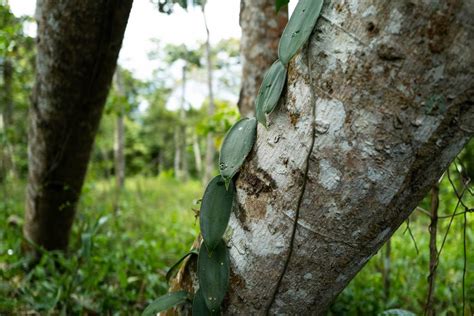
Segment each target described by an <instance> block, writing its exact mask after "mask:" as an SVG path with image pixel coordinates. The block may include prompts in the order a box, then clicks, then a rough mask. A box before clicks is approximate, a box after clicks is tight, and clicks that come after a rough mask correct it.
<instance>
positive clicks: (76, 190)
mask: <svg viewBox="0 0 474 316" xmlns="http://www.w3.org/2000/svg"><path fill="white" fill-rule="evenodd" d="M131 5H132V1H131V0H122V1H115V2H113V3H112V2H108V1H74V0H70V1H66V2H63V3H62V4H61V5H59V4H58V3H57V2H56V1H50V0H42V1H38V3H37V13H36V19H37V23H38V34H37V43H38V44H37V45H38V46H37V49H38V52H37V59H36V60H37V62H36V63H37V73H36V84H35V91H34V96H33V104H32V106H31V111H30V134H29V153H30V154H29V178H28V190H27V200H26V214H25V226H24V234H25V238H26V239H27V240H30V241H31V242H33V243H35V244H37V245H40V246H42V247H44V248H46V249H65V248H66V247H67V244H68V238H69V233H70V230H71V226H72V222H73V219H74V215H75V207H76V204H77V201H78V198H79V196H80V191H81V187H82V184H83V181H84V176H85V173H86V170H87V164H88V162H89V156H90V152H91V148H92V144H93V142H94V137H95V134H96V131H97V127H98V125H99V121H100V117H101V114H102V109H103V106H104V104H105V100H106V97H107V92H108V89H109V86H110V83H111V80H112V76H113V73H114V70H115V65H116V61H117V56H118V52H119V50H120V47H121V42H122V38H123V34H124V31H125V26H126V24H127V19H128V15H129V12H130V8H131ZM70 12H75V13H74V14H69V13H70ZM77 43H81V45H77Z"/></svg>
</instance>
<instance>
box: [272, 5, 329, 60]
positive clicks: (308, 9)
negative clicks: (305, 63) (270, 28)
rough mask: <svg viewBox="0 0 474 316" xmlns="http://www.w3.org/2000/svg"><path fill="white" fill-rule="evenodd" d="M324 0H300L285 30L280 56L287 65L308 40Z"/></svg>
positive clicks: (282, 36)
mask: <svg viewBox="0 0 474 316" xmlns="http://www.w3.org/2000/svg"><path fill="white" fill-rule="evenodd" d="M322 6H323V0H300V1H299V2H298V4H297V5H296V8H295V11H294V12H293V14H292V15H291V17H290V20H289V21H288V24H287V25H286V27H285V30H284V31H283V34H282V35H281V39H280V45H279V47H278V57H279V58H280V60H281V62H282V63H283V64H285V65H287V64H288V63H289V62H290V60H291V58H293V56H295V54H296V53H297V52H298V51H299V50H300V49H301V47H303V45H304V44H305V43H306V41H307V40H308V38H309V36H310V35H311V32H312V31H313V28H314V25H315V24H316V21H317V20H318V17H319V14H320V13H321V8H322Z"/></svg>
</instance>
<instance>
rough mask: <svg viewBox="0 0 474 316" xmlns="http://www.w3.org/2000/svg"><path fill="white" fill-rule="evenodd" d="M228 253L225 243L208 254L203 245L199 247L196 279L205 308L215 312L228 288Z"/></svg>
mask: <svg viewBox="0 0 474 316" xmlns="http://www.w3.org/2000/svg"><path fill="white" fill-rule="evenodd" d="M229 271H230V262H229V251H228V250H227V246H226V245H225V242H224V241H223V240H221V242H220V243H219V245H218V246H217V247H216V248H215V249H214V250H213V251H212V252H209V251H208V249H207V247H206V246H205V245H202V246H201V250H200V251H199V257H198V279H199V287H200V289H201V291H202V295H203V297H204V301H205V302H206V305H207V308H209V310H210V311H211V312H216V311H217V310H218V309H219V306H220V305H221V303H222V301H223V300H224V296H225V293H226V292H227V287H228V286H229V273H230V272H229Z"/></svg>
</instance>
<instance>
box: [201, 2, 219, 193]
mask: <svg viewBox="0 0 474 316" xmlns="http://www.w3.org/2000/svg"><path fill="white" fill-rule="evenodd" d="M202 17H203V20H204V27H205V28H206V67H207V89H208V92H209V110H208V113H207V114H208V115H209V117H211V116H213V115H214V113H215V112H216V105H215V104H214V85H213V81H214V78H213V72H212V51H211V35H210V32H209V27H208V25H207V18H206V5H205V4H203V5H202ZM215 155H216V149H215V147H214V135H213V134H212V133H208V134H207V137H206V159H205V160H206V165H205V170H204V178H203V183H204V184H207V183H208V182H209V181H210V180H211V178H212V176H213V174H212V173H213V172H214V161H215V160H214V158H215Z"/></svg>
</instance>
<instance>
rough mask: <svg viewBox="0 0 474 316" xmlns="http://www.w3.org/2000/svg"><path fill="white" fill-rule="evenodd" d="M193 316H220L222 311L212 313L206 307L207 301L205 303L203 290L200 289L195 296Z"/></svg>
mask: <svg viewBox="0 0 474 316" xmlns="http://www.w3.org/2000/svg"><path fill="white" fill-rule="evenodd" d="M192 315H193V316H215V315H220V311H219V310H216V311H215V312H211V311H210V310H209V309H208V308H207V305H206V301H204V296H203V295H202V291H201V289H199V290H198V291H197V292H196V294H194V299H193V313H192Z"/></svg>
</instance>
